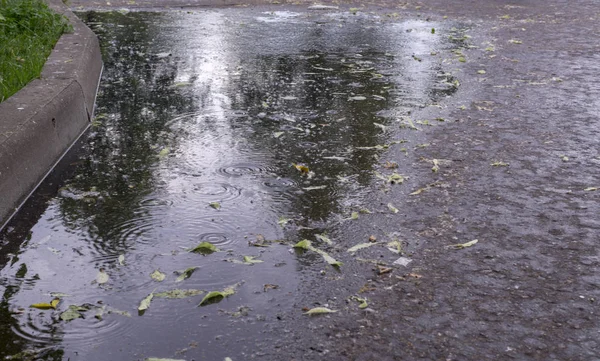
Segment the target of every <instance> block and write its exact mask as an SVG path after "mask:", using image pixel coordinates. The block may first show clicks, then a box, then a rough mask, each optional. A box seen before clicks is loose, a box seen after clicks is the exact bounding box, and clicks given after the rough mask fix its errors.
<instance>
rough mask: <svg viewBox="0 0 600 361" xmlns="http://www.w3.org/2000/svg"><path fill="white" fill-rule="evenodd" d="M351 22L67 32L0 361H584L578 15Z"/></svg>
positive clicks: (592, 90)
mask: <svg viewBox="0 0 600 361" xmlns="http://www.w3.org/2000/svg"><path fill="white" fill-rule="evenodd" d="M78 5H80V4H79V3H76V4H74V6H78ZM83 5H85V4H83ZM132 6H133V5H132ZM366 10H367V9H365V8H360V9H354V8H353V9H350V8H349V7H344V6H342V7H341V8H340V9H333V10H322V11H310V10H307V6H283V5H282V6H278V5H269V6H258V7H250V8H230V9H217V10H206V9H203V10H194V9H188V10H186V11H165V12H128V11H113V12H94V11H90V12H81V13H79V14H78V15H79V16H80V17H81V18H82V19H83V20H84V21H85V22H86V23H87V24H88V25H89V26H90V27H92V29H93V30H94V31H95V32H96V33H97V34H98V36H99V38H100V41H101V45H102V52H103V56H104V61H105V66H106V69H105V73H104V76H103V79H102V86H101V89H100V94H99V98H98V109H97V111H96V119H95V120H94V122H93V124H92V128H91V131H90V134H89V135H87V136H86V138H85V139H84V141H83V146H82V148H81V149H79V150H77V151H74V152H73V153H72V154H70V155H69V157H67V159H65V161H64V162H63V164H61V166H60V167H59V169H57V172H55V173H56V174H54V175H53V177H52V178H51V179H49V180H48V181H47V182H46V183H45V184H44V185H43V186H42V187H41V188H40V190H39V191H38V192H37V193H36V195H35V196H34V197H33V198H32V200H31V201H30V202H29V204H28V205H27V206H26V207H25V208H24V209H23V211H22V212H21V213H20V214H19V215H18V216H17V217H16V218H15V220H14V221H13V222H12V224H11V225H10V226H9V227H8V228H7V229H6V230H5V231H4V233H3V234H2V246H1V247H2V249H1V255H2V258H0V262H1V265H2V267H3V268H2V271H1V273H0V290H1V291H2V292H3V295H4V297H3V299H2V303H1V304H0V317H1V320H2V322H1V324H0V335H1V337H0V340H2V341H0V342H2V344H1V345H0V346H1V347H0V355H1V356H10V355H18V356H16V357H14V358H13V359H45V360H63V359H64V360H67V359H70V360H144V359H146V358H149V357H162V358H172V359H181V360H222V359H224V358H225V357H231V358H232V359H233V360H248V359H257V360H322V359H327V360H400V359H448V360H482V359H490V360H497V359H508V358H514V359H540V360H563V359H572V360H595V359H597V357H598V355H599V354H600V352H599V345H598V343H597V336H598V334H599V332H600V325H599V321H598V317H597V299H598V297H599V296H600V291H599V285H600V279H599V277H598V268H600V262H599V257H598V252H597V250H596V248H597V243H598V234H600V224H598V217H597V214H599V213H600V207H599V205H598V194H599V193H598V191H599V190H598V188H597V187H598V186H600V183H599V182H600V171H599V169H598V167H599V165H600V158H598V157H599V156H600V155H599V153H598V143H597V139H598V129H599V128H598V122H599V120H598V117H599V116H600V113H599V112H598V106H597V105H598V104H597V99H598V96H599V95H600V94H598V93H599V92H600V90H599V88H598V87H597V85H596V84H595V83H594V82H593V81H592V79H593V78H594V77H593V74H597V72H598V71H600V68H599V67H598V64H600V63H599V62H598V60H599V59H598V56H597V55H596V54H597V53H598V50H599V49H598V47H597V45H595V44H596V42H594V41H592V39H591V38H589V37H590V36H591V35H590V34H593V33H594V31H593V29H594V27H596V28H597V26H596V25H594V24H596V23H597V21H596V23H594V19H596V20H597V11H596V13H594V12H593V7H592V6H591V4H588V3H586V2H581V3H578V4H577V6H565V4H562V3H560V2H556V3H554V2H551V3H549V4H546V3H545V4H544V7H543V8H542V7H539V6H536V3H535V2H531V4H529V3H528V4H522V5H519V6H514V5H513V6H496V5H490V4H487V5H485V4H483V5H482V4H478V3H477V4H473V6H472V7H460V8H453V7H452V6H451V5H447V4H445V3H444V4H437V3H436V2H434V1H431V2H424V3H423V4H421V3H419V4H414V5H409V4H401V5H398V6H395V7H393V8H390V9H384V10H381V9H378V11H376V12H369V11H366ZM565 24H569V26H568V27H567V26H565ZM556 34H561V35H562V36H560V37H558V38H557V37H555V35H556ZM557 64H560V66H557ZM304 239H307V240H309V241H310V242H311V245H310V247H305V248H308V249H307V250H302V249H294V248H293V246H294V245H295V244H296V243H297V242H299V241H301V240H304ZM474 240H477V242H474ZM202 242H207V243H208V244H206V243H202ZM200 244H202V245H204V246H209V245H212V246H214V247H216V248H217V251H216V252H213V253H210V252H206V253H210V254H204V255H203V254H199V253H193V252H189V250H190V249H191V248H193V247H195V246H198V245H200ZM304 244H305V245H306V243H304ZM461 245H462V246H461ZM257 246H262V247H257ZM355 246H356V247H355ZM352 247H353V248H352ZM349 250H350V251H349ZM245 256H250V257H245ZM255 261H262V262H260V263H254V262H255ZM337 262H341V263H343V264H342V265H341V266H339V267H335V266H332V265H330V264H333V263H337ZM192 269H193V272H192V271H191V270H192ZM185 270H188V271H187V272H185ZM155 271H158V272H155ZM152 275H153V276H154V277H152ZM188 276H189V277H188ZM163 277H164V279H162V278H163ZM161 279H162V280H161ZM175 289H180V290H188V291H187V293H182V292H179V293H175V292H170V291H172V290H175ZM209 291H225V293H226V294H224V295H221V296H226V297H225V298H223V299H220V297H217V299H216V300H213V301H219V300H220V302H218V303H212V304H208V305H205V306H202V307H198V305H199V304H200V303H201V302H202V301H203V299H204V297H205V296H206V295H207V293H208V292H209ZM150 295H152V297H149V296H150ZM174 296H180V297H182V298H173V297H174ZM55 297H56V298H58V299H60V302H59V303H58V305H56V309H52V308H50V309H46V310H40V309H38V308H32V307H30V305H32V304H35V303H50V302H51V301H52V300H53V299H54V298H55ZM140 306H142V307H141V308H142V309H143V310H141V311H140V310H139V308H140ZM316 307H325V308H327V309H330V310H332V311H336V312H334V313H330V314H322V315H317V316H309V315H306V314H305V312H306V311H307V310H309V309H312V308H316ZM46 308H48V307H46Z"/></svg>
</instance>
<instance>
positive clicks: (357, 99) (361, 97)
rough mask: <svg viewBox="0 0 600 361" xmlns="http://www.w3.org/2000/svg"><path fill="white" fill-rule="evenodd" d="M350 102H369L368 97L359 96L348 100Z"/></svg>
mask: <svg viewBox="0 0 600 361" xmlns="http://www.w3.org/2000/svg"><path fill="white" fill-rule="evenodd" d="M348 100H354V101H362V100H367V97H363V96H362V95H357V96H353V97H350V98H348Z"/></svg>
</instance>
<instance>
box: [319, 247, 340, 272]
mask: <svg viewBox="0 0 600 361" xmlns="http://www.w3.org/2000/svg"><path fill="white" fill-rule="evenodd" d="M311 248H312V247H311ZM312 250H313V251H315V252H317V253H318V254H320V255H321V257H323V259H324V260H325V262H327V263H329V265H331V266H333V267H341V266H342V265H344V264H343V263H342V262H340V261H338V260H336V259H335V258H333V257H331V256H330V255H329V254H328V253H327V252H325V251H322V250H320V249H316V248H312Z"/></svg>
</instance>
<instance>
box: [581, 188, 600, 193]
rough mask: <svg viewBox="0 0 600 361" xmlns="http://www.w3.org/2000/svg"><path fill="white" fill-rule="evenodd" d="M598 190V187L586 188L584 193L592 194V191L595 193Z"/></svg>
mask: <svg viewBox="0 0 600 361" xmlns="http://www.w3.org/2000/svg"><path fill="white" fill-rule="evenodd" d="M598 189H600V187H587V188H586V189H584V191H586V192H593V191H597V190H598Z"/></svg>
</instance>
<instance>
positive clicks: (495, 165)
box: [491, 161, 509, 167]
mask: <svg viewBox="0 0 600 361" xmlns="http://www.w3.org/2000/svg"><path fill="white" fill-rule="evenodd" d="M491 165H492V166H493V167H508V166H509V164H508V163H505V162H500V161H498V162H493V163H492V164H491Z"/></svg>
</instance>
